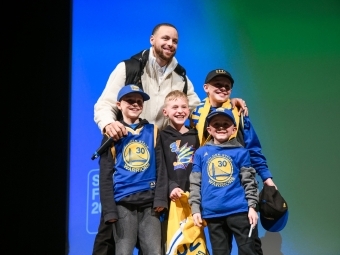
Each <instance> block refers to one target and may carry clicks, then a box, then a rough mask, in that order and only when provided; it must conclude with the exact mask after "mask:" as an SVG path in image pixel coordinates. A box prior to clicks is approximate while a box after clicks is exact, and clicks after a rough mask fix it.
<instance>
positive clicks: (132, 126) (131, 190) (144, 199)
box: [100, 85, 168, 255]
mask: <svg viewBox="0 0 340 255" xmlns="http://www.w3.org/2000/svg"><path fill="white" fill-rule="evenodd" d="M149 98H150V97H149V96H148V95H147V94H146V93H144V92H143V91H142V90H141V89H140V88H139V87H138V86H135V85H127V86H124V87H123V88H122V89H121V90H120V91H119V93H118V96H117V107H118V109H119V110H120V111H121V113H122V119H121V120H120V122H121V123H122V124H123V125H124V126H125V127H126V129H127V131H128V133H127V135H126V136H125V137H123V138H121V139H120V140H118V141H116V142H114V144H113V146H112V147H111V148H110V149H108V150H107V151H106V152H105V153H103V154H102V155H101V157H100V199H101V203H102V212H103V218H104V222H105V223H106V224H110V223H114V224H113V236H114V240H115V246H116V253H117V254H124V255H125V254H126V255H131V254H132V253H133V249H134V247H135V244H136V241H137V238H138V240H139V244H140V248H141V250H142V251H143V253H144V254H152V255H160V254H161V223H160V220H159V212H161V211H162V210H163V209H164V208H167V207H168V201H167V174H166V171H165V170H164V169H165V168H164V165H163V158H162V152H161V147H160V143H159V136H158V135H157V127H156V126H154V125H153V124H149V123H148V122H147V121H146V120H143V119H140V118H139V116H140V114H141V112H142V110H143V104H144V101H146V100H149ZM112 174H113V177H112Z"/></svg>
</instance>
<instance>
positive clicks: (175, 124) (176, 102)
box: [160, 90, 199, 201]
mask: <svg viewBox="0 0 340 255" xmlns="http://www.w3.org/2000/svg"><path fill="white" fill-rule="evenodd" d="M163 114H164V116H165V117H166V118H168V119H169V121H170V124H169V125H168V126H167V127H165V128H164V129H163V130H162V131H161V132H160V135H161V142H162V148H163V153H164V160H165V162H166V168H167V171H168V178H169V194H170V199H171V200H173V201H175V200H176V199H178V198H180V197H181V194H182V193H183V192H185V191H189V175H190V173H191V167H192V156H193V153H194V151H195V150H196V149H197V148H198V147H199V141H198V136H197V131H196V130H195V129H191V128H190V127H187V126H185V121H186V120H187V119H188V117H189V114H190V109H189V101H188V97H187V95H186V94H184V93H183V92H182V91H179V90H174V91H172V92H170V93H169V94H168V95H167V96H166V97H165V100H164V108H163Z"/></svg>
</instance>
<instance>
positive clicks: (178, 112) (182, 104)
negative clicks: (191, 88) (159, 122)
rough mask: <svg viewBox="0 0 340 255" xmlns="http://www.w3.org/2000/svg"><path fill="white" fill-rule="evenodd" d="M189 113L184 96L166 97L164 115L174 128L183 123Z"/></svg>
mask: <svg viewBox="0 0 340 255" xmlns="http://www.w3.org/2000/svg"><path fill="white" fill-rule="evenodd" d="M189 113H190V110H189V103H188V99H187V98H186V97H176V98H173V99H171V100H169V99H167V100H166V103H165V106H164V108H163V114H164V116H165V117H168V118H169V119H170V120H171V125H172V126H173V127H174V128H176V129H178V128H179V127H181V126H183V125H184V123H185V121H186V120H187V119H188V117H189Z"/></svg>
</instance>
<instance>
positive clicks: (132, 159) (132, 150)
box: [123, 140, 150, 172]
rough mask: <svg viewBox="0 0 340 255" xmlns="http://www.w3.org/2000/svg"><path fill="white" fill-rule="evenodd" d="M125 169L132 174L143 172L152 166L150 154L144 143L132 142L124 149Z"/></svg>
mask: <svg viewBox="0 0 340 255" xmlns="http://www.w3.org/2000/svg"><path fill="white" fill-rule="evenodd" d="M123 160H124V162H125V166H124V168H125V169H126V170H128V171H132V172H142V171H144V170H145V169H147V168H148V167H149V165H150V163H149V161H150V152H149V149H148V146H147V145H146V144H145V143H144V142H143V141H135V140H133V141H130V142H129V143H128V144H127V145H126V146H125V148H124V151H123Z"/></svg>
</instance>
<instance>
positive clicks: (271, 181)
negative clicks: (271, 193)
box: [263, 178, 277, 189]
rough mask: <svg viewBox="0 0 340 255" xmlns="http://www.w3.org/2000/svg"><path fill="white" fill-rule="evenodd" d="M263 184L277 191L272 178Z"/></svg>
mask: <svg viewBox="0 0 340 255" xmlns="http://www.w3.org/2000/svg"><path fill="white" fill-rule="evenodd" d="M263 184H265V185H267V186H275V189H277V187H276V185H275V183H274V182H273V180H272V178H268V179H267V180H265V181H264V182H263Z"/></svg>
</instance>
